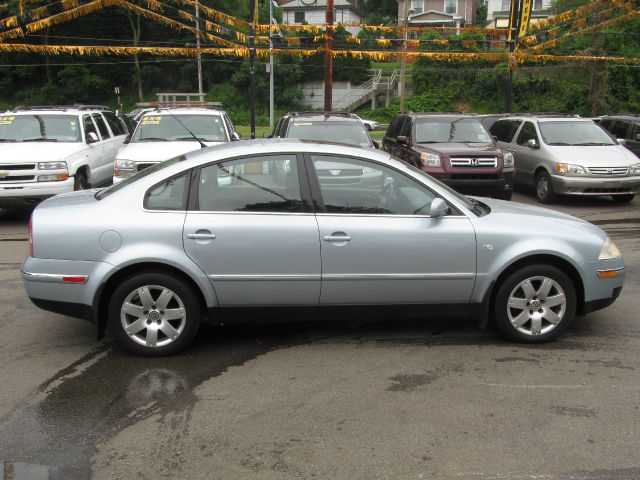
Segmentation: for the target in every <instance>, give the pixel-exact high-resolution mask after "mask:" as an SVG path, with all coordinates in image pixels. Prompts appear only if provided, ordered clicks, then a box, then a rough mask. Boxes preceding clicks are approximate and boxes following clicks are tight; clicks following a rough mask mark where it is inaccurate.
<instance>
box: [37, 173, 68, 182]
mask: <svg viewBox="0 0 640 480" xmlns="http://www.w3.org/2000/svg"><path fill="white" fill-rule="evenodd" d="M68 178H69V174H68V173H66V172H65V173H55V174H53V175H38V181H39V182H62V181H64V180H67V179H68Z"/></svg>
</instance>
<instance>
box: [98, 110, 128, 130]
mask: <svg viewBox="0 0 640 480" xmlns="http://www.w3.org/2000/svg"><path fill="white" fill-rule="evenodd" d="M103 115H104V118H106V119H107V123H108V124H109V126H110V127H111V131H112V132H113V135H114V136H118V135H124V134H126V131H125V129H124V128H123V126H122V124H121V123H120V120H119V119H118V117H116V116H115V114H114V113H112V112H103Z"/></svg>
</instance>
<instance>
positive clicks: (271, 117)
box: [268, 0, 274, 130]
mask: <svg viewBox="0 0 640 480" xmlns="http://www.w3.org/2000/svg"><path fill="white" fill-rule="evenodd" d="M268 1H269V128H271V129H272V130H273V96H274V92H273V90H274V86H273V30H272V28H271V25H272V24H273V0H268Z"/></svg>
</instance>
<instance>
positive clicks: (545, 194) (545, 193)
mask: <svg viewBox="0 0 640 480" xmlns="http://www.w3.org/2000/svg"><path fill="white" fill-rule="evenodd" d="M557 198H558V196H557V195H556V194H555V193H554V192H553V184H552V183H551V177H549V174H548V173H547V172H544V171H543V172H540V173H539V174H538V176H537V177H536V199H537V200H538V201H539V202H540V203H553V202H555V201H556V200H557Z"/></svg>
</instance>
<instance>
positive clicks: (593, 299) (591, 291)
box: [578, 257, 627, 315]
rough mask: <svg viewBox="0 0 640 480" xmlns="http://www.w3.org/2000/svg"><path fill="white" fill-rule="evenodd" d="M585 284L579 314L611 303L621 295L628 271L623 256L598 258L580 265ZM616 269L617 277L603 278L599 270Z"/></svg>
mask: <svg viewBox="0 0 640 480" xmlns="http://www.w3.org/2000/svg"><path fill="white" fill-rule="evenodd" d="M579 268H580V270H581V277H582V280H583V286H584V302H583V304H582V306H581V307H579V309H578V314H580V315H585V314H587V313H589V312H593V311H595V310H600V309H602V308H606V307H608V306H609V305H611V304H612V303H613V302H615V300H616V299H617V298H618V296H619V295H620V292H621V291H622V286H623V284H624V279H625V276H626V273H627V269H626V265H625V263H624V260H623V258H622V257H620V258H614V259H610V260H596V261H593V262H585V263H582V264H580V265H579ZM603 271H610V272H611V271H615V272H616V276H615V277H606V278H602V277H601V275H600V274H599V272H600V273H601V272H603Z"/></svg>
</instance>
